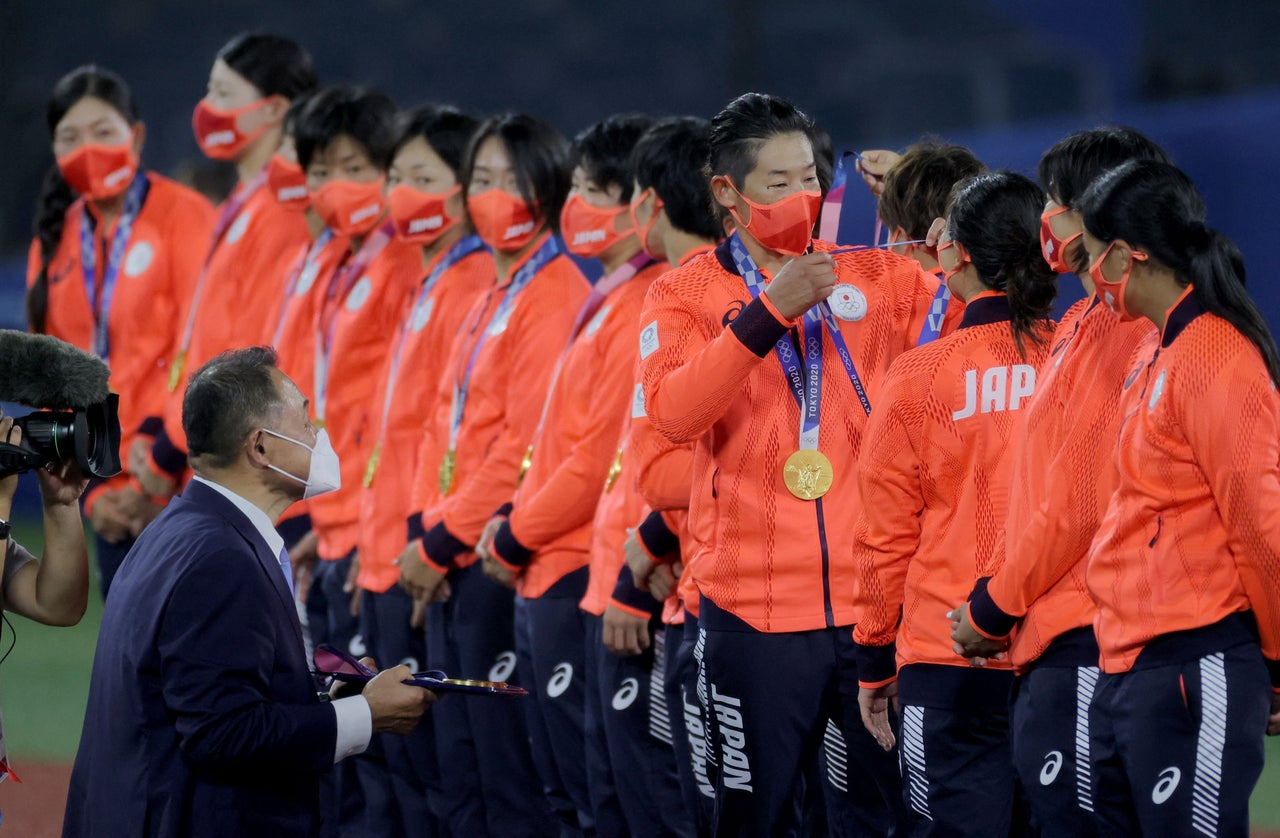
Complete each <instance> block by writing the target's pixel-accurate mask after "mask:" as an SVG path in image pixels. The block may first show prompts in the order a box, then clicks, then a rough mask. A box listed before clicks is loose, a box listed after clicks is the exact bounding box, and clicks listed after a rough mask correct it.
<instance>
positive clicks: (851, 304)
mask: <svg viewBox="0 0 1280 838" xmlns="http://www.w3.org/2000/svg"><path fill="white" fill-rule="evenodd" d="M827 303H828V304H829V305H830V306H831V313H832V314H834V315H835V316H836V317H839V318H840V319H841V320H847V321H849V322H851V323H852V322H856V321H858V320H861V319H862V318H864V317H866V316H867V295H866V294H863V293H862V291H861V289H859V288H858V287H857V286H856V285H850V284H849V283H847V282H842V283H840V284H839V285H837V286H836V287H835V288H833V289H832V290H831V296H830V297H828V298H827Z"/></svg>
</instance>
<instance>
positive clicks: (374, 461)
mask: <svg viewBox="0 0 1280 838" xmlns="http://www.w3.org/2000/svg"><path fill="white" fill-rule="evenodd" d="M381 461H382V443H381V442H379V443H378V444H377V445H375V446H373V454H372V455H370V457H369V465H367V466H365V468H364V487H365V488H366V489H368V488H369V487H370V486H372V485H373V476H374V475H375V474H377V473H378V463H380V462H381Z"/></svg>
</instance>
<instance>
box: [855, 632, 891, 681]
mask: <svg viewBox="0 0 1280 838" xmlns="http://www.w3.org/2000/svg"><path fill="white" fill-rule="evenodd" d="M854 655H855V658H856V660H857V661H858V686H860V687H867V688H875V687H883V686H884V685H885V684H891V683H893V682H894V681H895V680H897V678H898V647H897V644H895V643H889V644H886V645H884V646H864V645H862V644H861V643H855V644H854Z"/></svg>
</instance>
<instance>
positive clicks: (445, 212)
mask: <svg viewBox="0 0 1280 838" xmlns="http://www.w3.org/2000/svg"><path fill="white" fill-rule="evenodd" d="M398 122H399V124H398V125H397V128H396V138H395V142H394V144H393V151H392V157H391V166H390V169H389V170H388V173H387V205H388V213H389V217H390V219H391V221H392V223H393V224H394V226H395V234H396V238H397V239H398V240H400V241H402V242H406V243H408V244H410V245H411V246H412V247H413V249H414V250H416V251H417V252H418V253H419V254H420V258H419V262H418V267H417V277H418V278H417V282H416V284H415V286H414V287H413V289H412V293H411V294H410V296H409V298H408V300H407V301H406V304H405V305H404V306H403V307H402V308H401V311H400V315H399V322H398V324H397V326H396V328H395V331H394V333H393V335H392V339H391V343H390V350H389V351H388V353H387V360H386V362H385V364H384V365H383V368H382V370H381V371H380V372H379V373H378V376H377V382H376V385H377V389H376V391H375V392H374V394H373V396H372V399H371V401H370V403H369V407H370V410H371V411H372V412H371V414H370V422H369V424H368V425H367V426H366V428H367V431H366V433H368V434H369V435H370V436H369V439H370V440H371V445H370V452H369V455H368V458H367V459H366V461H365V467H364V474H363V476H362V478H361V484H360V488H359V496H360V497H359V533H358V540H357V543H356V554H357V555H358V556H359V567H358V571H357V575H356V578H355V582H356V586H357V587H358V588H359V590H360V627H361V628H360V633H361V635H362V636H363V637H364V639H365V645H366V646H367V647H368V648H369V650H370V653H371V654H372V655H373V656H374V658H375V659H376V660H388V661H389V660H405V659H410V658H411V659H412V660H414V661H415V662H424V661H425V662H426V663H427V668H430V669H442V670H444V671H445V672H448V673H450V674H458V675H462V674H463V673H464V670H463V669H461V668H460V666H459V664H458V663H457V662H456V661H454V660H449V659H447V658H445V659H443V660H442V659H440V657H439V656H438V655H437V656H434V657H433V651H434V650H429V649H428V648H427V645H426V644H427V642H428V641H430V642H431V643H433V644H436V648H440V647H442V646H443V645H444V643H443V638H442V637H440V636H438V635H439V634H440V633H438V632H433V631H431V630H430V629H428V631H427V633H426V636H425V637H424V635H423V631H422V614H421V609H422V607H423V604H418V605H417V612H418V613H416V614H415V613H414V612H415V602H414V600H413V597H412V596H410V595H409V593H408V592H406V591H405V590H404V589H403V588H401V587H400V586H399V585H397V582H398V581H399V579H400V571H399V569H398V567H397V565H396V559H397V558H398V557H399V556H400V554H401V553H402V552H403V551H404V548H405V545H406V544H407V541H408V538H407V535H408V533H407V531H406V528H405V519H406V517H407V516H408V514H409V512H410V508H411V506H412V504H411V494H412V482H413V477H414V470H415V466H416V463H417V453H418V446H419V444H420V443H421V441H422V423H423V418H424V417H425V416H427V415H429V414H430V413H431V411H433V410H434V409H435V407H436V402H437V399H438V398H439V396H438V392H439V389H440V381H441V377H442V376H443V375H444V374H445V368H446V367H445V364H444V359H445V358H447V357H448V354H449V347H450V345H452V343H453V338H454V336H455V334H456V333H457V330H458V328H459V324H460V323H462V322H463V320H464V319H465V318H466V315H467V311H468V310H470V308H471V306H472V305H473V304H474V303H475V300H476V298H477V297H478V296H479V295H480V294H482V293H483V292H484V291H486V290H488V288H489V286H490V285H492V283H493V257H492V255H491V254H490V253H489V251H488V248H486V247H485V246H484V243H483V242H482V241H481V240H480V238H479V237H478V236H476V235H475V232H474V231H473V230H472V228H471V223H470V221H469V219H468V218H467V214H466V208H465V205H464V204H463V200H462V187H461V182H460V181H459V179H458V174H459V171H460V170H461V167H462V155H463V152H464V151H465V150H466V146H467V143H468V141H470V139H471V135H472V134H473V133H474V132H475V129H476V126H477V124H478V122H477V120H475V119H474V118H473V117H471V116H469V115H467V114H464V113H461V112H459V111H458V110H456V109H454V108H438V107H422V108H417V109H414V110H412V111H408V112H406V113H404V114H402V115H401V118H400V120H399V121H398ZM433 613H435V612H434V611H433ZM481 674H483V673H481ZM459 698H461V696H459ZM469 703H471V702H469V701H468V700H466V699H464V700H461V701H457V702H451V703H450V707H449V708H447V709H446V715H445V717H444V718H442V719H438V720H437V719H433V720H432V725H433V730H434V731H435V732H436V735H437V739H436V741H435V742H434V743H432V742H425V743H423V742H415V741H414V740H412V739H409V740H406V741H405V743H404V746H401V745H400V744H399V742H398V741H397V740H391V739H387V740H386V742H385V744H386V746H387V751H388V762H389V763H390V764H391V765H401V764H403V765H404V766H405V769H404V770H402V771H401V770H398V776H397V778H395V779H393V782H397V783H401V784H402V785H405V783H403V782H402V780H401V778H404V779H409V778H411V777H412V776H413V773H414V772H417V775H418V776H424V777H425V776H429V775H430V773H431V772H432V771H433V770H434V766H435V765H436V763H437V757H439V762H440V764H443V765H447V766H448V775H449V782H448V783H447V784H445V783H441V784H439V786H438V787H436V786H435V785H433V786H432V787H431V789H430V795H431V796H430V797H429V803H430V805H431V807H432V809H433V810H434V811H436V812H439V813H440V818H441V820H442V821H443V822H445V823H447V825H448V831H449V832H451V833H452V834H454V835H483V834H485V832H486V831H487V830H486V829H485V828H484V812H483V811H482V810H481V808H480V806H479V804H478V801H477V795H476V790H477V789H478V788H479V787H480V782H479V778H478V777H477V776H476V775H475V773H474V771H471V772H468V770H467V766H469V765H471V764H472V762H473V761H469V760H467V759H465V758H453V757H454V755H453V754H452V753H450V752H449V749H448V746H447V743H446V738H448V737H457V736H460V735H462V734H463V733H464V731H465V729H466V723H465V718H466V714H467V712H468V709H469V708H468V704H469ZM410 767H412V770H410ZM395 793H396V796H397V797H400V796H401V794H400V789H399V788H397V789H396V792H395ZM437 793H438V794H439V795H440V796H441V798H440V799H441V800H442V802H441V803H440V804H439V805H437V797H436V795H437ZM442 831H444V830H442Z"/></svg>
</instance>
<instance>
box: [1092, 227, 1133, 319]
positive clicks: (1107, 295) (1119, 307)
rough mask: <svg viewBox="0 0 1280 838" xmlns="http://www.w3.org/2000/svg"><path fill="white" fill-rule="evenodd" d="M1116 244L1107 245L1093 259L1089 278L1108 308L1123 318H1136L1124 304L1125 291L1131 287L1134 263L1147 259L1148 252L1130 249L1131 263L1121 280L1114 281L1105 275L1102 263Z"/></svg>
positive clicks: (1126, 266) (1126, 267)
mask: <svg viewBox="0 0 1280 838" xmlns="http://www.w3.org/2000/svg"><path fill="white" fill-rule="evenodd" d="M1115 246H1116V243H1115V242H1112V243H1111V244H1109V245H1107V249H1106V250H1104V251H1102V254H1101V255H1100V256H1098V258H1097V259H1095V260H1093V264H1092V265H1090V266H1089V278H1090V279H1092V280H1093V286H1094V288H1095V289H1096V293H1097V295H1098V299H1100V300H1102V302H1104V303H1106V305H1107V308H1109V309H1111V310H1112V311H1114V312H1115V313H1116V314H1118V315H1120V319H1121V320H1136V319H1137V315H1135V314H1132V313H1131V312H1130V311H1129V310H1128V309H1127V308H1125V306H1124V292H1125V289H1127V288H1128V287H1129V274H1130V273H1131V272H1132V271H1133V263H1134V262H1145V261H1147V254H1145V253H1136V252H1133V251H1130V256H1131V258H1130V260H1129V264H1127V265H1125V266H1124V273H1122V274H1120V281H1119V282H1112V281H1111V280H1109V279H1107V278H1106V277H1105V276H1103V274H1102V263H1103V262H1105V261H1106V260H1107V254H1108V253H1110V252H1111V248H1113V247H1115Z"/></svg>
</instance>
